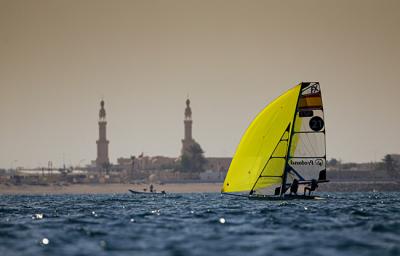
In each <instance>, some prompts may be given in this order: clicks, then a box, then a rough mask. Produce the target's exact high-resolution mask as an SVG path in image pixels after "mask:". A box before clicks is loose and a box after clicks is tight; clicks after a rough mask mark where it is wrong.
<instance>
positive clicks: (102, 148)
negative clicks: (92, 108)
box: [96, 100, 110, 168]
mask: <svg viewBox="0 0 400 256" xmlns="http://www.w3.org/2000/svg"><path fill="white" fill-rule="evenodd" d="M100 107H101V108H100V111H99V139H98V140H97V141H96V143H97V158H96V166H97V167H98V168H103V167H104V165H106V164H108V163H109V162H110V160H109V158H108V143H109V141H108V140H107V130H106V126H107V121H106V110H105V109H104V100H101V102H100Z"/></svg>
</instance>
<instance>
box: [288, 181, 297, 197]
mask: <svg viewBox="0 0 400 256" xmlns="http://www.w3.org/2000/svg"><path fill="white" fill-rule="evenodd" d="M298 189H299V181H298V180H297V179H294V180H293V182H292V185H291V186H290V195H291V194H292V193H293V194H295V195H297V190H298Z"/></svg>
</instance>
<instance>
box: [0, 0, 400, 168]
mask: <svg viewBox="0 0 400 256" xmlns="http://www.w3.org/2000/svg"><path fill="white" fill-rule="evenodd" d="M399 13H400V1H396V0H394V1H378V0H376V1H367V0H360V1H349V0H344V1H321V0H317V1H298V0H294V1H282V0H277V1H250V0H243V1H234V0H229V1H219V0H216V1H205V0H199V1H189V0H182V1H168V0H160V1H153V0H143V1H133V0H132V1H99V0H98V1H56V0H51V1H34V0H32V1H16V0H10V1H4V0H0V117H1V128H0V145H1V146H0V167H5V168H9V167H11V166H12V165H13V166H14V167H15V166H37V165H39V164H40V165H46V164H47V161H48V160H52V161H53V162H54V165H59V164H61V163H62V161H63V155H64V159H65V162H66V163H67V164H70V163H72V164H78V163H88V162H89V161H90V160H93V159H95V158H96V143H95V141H96V139H97V136H98V126H97V118H98V110H99V101H100V99H101V97H104V100H105V103H106V110H107V119H108V127H107V128H108V138H109V140H110V157H111V160H112V161H113V162H115V161H116V158H117V157H120V156H124V157H128V156H130V155H131V154H134V155H137V154H139V153H140V152H142V151H143V152H144V153H145V154H147V155H167V156H178V154H179V151H180V148H181V141H180V140H181V139H182V137H183V113H184V108H185V100H186V96H187V95H188V94H189V96H190V99H191V101H192V111H193V119H194V123H193V136H194V138H195V139H196V140H197V141H198V142H199V143H200V144H201V145H202V147H203V149H204V150H205V152H206V156H229V157H231V156H232V155H233V153H234V151H235V149H236V146H237V144H238V143H239V140H240V138H241V136H242V135H243V133H244V131H245V129H246V128H247V126H248V125H249V123H250V122H251V120H252V119H253V118H254V117H255V115H256V114H257V113H258V112H259V111H260V110H261V109H262V108H263V107H264V106H265V105H267V104H268V103H269V102H270V101H271V100H273V99H274V98H275V97H277V96H279V95H280V94H281V93H283V92H284V91H286V90H287V89H289V88H290V87H293V86H294V85H296V84H297V83H299V82H301V81H319V82H320V83H321V86H322V90H323V101H324V105H325V113H326V125H327V157H328V158H331V157H336V158H341V159H342V160H344V161H369V160H374V159H375V160H379V159H381V158H382V156H383V155H384V154H386V153H392V152H393V153H400V140H399V139H398V135H399V131H400V116H399V112H398V110H399V108H400V101H399V96H400V83H399V82H400V76H399V75H400V15H399ZM14 160H17V162H16V161H14Z"/></svg>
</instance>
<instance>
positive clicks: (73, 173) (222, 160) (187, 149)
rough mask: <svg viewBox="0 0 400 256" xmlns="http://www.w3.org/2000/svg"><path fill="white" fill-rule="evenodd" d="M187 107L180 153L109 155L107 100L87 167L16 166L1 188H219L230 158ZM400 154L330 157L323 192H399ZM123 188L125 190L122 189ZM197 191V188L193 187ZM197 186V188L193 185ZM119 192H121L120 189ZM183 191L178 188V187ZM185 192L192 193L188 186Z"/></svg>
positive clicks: (2, 177) (0, 176)
mask: <svg viewBox="0 0 400 256" xmlns="http://www.w3.org/2000/svg"><path fill="white" fill-rule="evenodd" d="M185 103H186V108H185V110H184V120H183V124H184V134H183V139H182V140H181V142H182V147H181V149H180V154H179V156H177V157H165V156H148V155H145V154H144V153H141V154H139V155H136V156H135V155H130V156H125V157H122V156H121V157H119V158H117V162H116V163H112V162H110V159H109V143H110V142H109V140H108V138H107V119H106V109H105V102H104V100H101V102H100V110H99V116H98V129H99V131H98V140H97V141H96V145H97V156H96V159H95V160H93V161H91V163H90V164H89V165H86V166H66V165H64V166H62V167H54V166H53V164H52V161H48V164H47V166H38V167H35V168H24V167H19V166H16V167H14V168H9V169H0V188H2V189H1V190H5V189H6V188H10V187H13V188H14V190H15V191H17V190H18V188H19V187H21V186H26V185H28V186H70V185H74V184H75V185H79V184H81V185H82V184H86V185H101V184H103V185H107V184H114V185H115V184H126V185H127V186H130V185H136V186H140V188H141V189H142V188H143V189H146V187H147V186H148V185H149V184H157V185H158V186H164V185H165V184H201V183H210V184H215V185H213V186H212V187H211V188H210V187H208V188H205V187H203V188H200V190H205V191H204V192H206V191H207V190H208V191H210V192H216V191H218V190H219V187H220V184H221V183H222V182H223V180H224V178H225V176H226V173H227V171H228V169H229V165H230V163H231V160H232V158H231V157H205V156H204V151H203V149H202V147H201V146H200V144H199V143H198V142H197V141H196V140H195V139H194V138H193V134H192V124H193V120H192V109H191V106H190V99H187V100H186V102H185ZM399 163H400V154H387V155H386V156H384V157H383V159H382V160H381V161H376V162H368V163H345V162H341V161H340V160H337V159H335V158H332V159H330V160H329V161H327V163H326V165H327V172H328V178H329V179H330V182H329V183H326V184H322V185H321V190H322V191H397V190H400V170H399V169H400V166H399ZM122 190H125V187H123V189H122ZM192 190H193V189H192ZM194 190H196V189H194ZM117 191H119V190H117ZM178 191H179V189H178ZM185 191H191V190H190V189H189V190H185Z"/></svg>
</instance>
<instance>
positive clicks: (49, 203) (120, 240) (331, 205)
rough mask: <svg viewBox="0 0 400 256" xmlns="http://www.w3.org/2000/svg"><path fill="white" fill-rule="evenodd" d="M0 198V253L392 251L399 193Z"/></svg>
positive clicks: (398, 247) (397, 233) (398, 251)
mask: <svg viewBox="0 0 400 256" xmlns="http://www.w3.org/2000/svg"><path fill="white" fill-rule="evenodd" d="M321 195H322V196H324V197H325V198H326V199H325V200H312V201H274V202H271V201H253V200H248V199H247V198H240V197H230V196H221V195H220V194H216V193H209V194H207V193H205V194H201V193H199V194H170V195H166V196H146V195H145V196H143V195H130V194H118V195H113V194H109V195H54V196H21V195H16V196H14V195H13V196H4V195H3V196H0V255H2V256H3V255H4V256H5V255H207V256H210V255H252V256H255V255H274V256H276V255H301V256H308V255H357V256H359V255H374V256H375V255H378V256H384V255H400V193H325V194H321Z"/></svg>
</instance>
